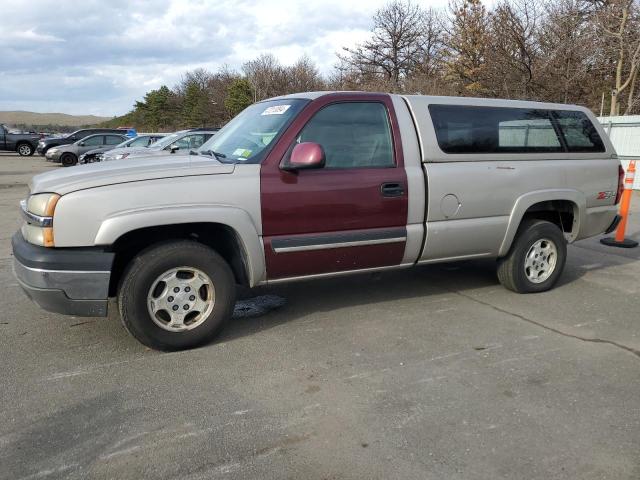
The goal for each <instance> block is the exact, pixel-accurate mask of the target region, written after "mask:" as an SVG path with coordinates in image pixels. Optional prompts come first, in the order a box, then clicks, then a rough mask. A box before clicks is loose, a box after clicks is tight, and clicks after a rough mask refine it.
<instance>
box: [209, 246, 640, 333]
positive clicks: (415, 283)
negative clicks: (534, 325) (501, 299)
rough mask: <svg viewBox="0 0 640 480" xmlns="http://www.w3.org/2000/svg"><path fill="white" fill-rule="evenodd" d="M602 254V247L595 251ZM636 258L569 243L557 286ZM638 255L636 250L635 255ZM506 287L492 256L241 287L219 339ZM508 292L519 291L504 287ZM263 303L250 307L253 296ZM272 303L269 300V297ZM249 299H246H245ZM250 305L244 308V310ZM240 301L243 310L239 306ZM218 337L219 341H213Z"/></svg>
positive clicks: (633, 260)
mask: <svg viewBox="0 0 640 480" xmlns="http://www.w3.org/2000/svg"><path fill="white" fill-rule="evenodd" d="M595 253H596V255H598V252H595ZM637 255H638V258H637V259H636V258H631V257H618V256H616V257H615V258H612V257H611V256H608V255H599V257H598V258H599V260H598V262H595V263H594V262H591V261H587V260H588V259H586V258H584V257H583V255H581V252H580V251H579V250H578V249H575V250H573V249H571V250H570V252H569V257H568V261H567V265H566V267H565V270H564V272H563V274H562V276H561V277H560V279H559V281H558V283H557V284H556V287H555V288H562V287H563V286H564V285H569V284H571V283H573V282H575V281H576V280H578V279H579V278H581V277H582V276H584V275H585V274H587V273H588V272H590V271H594V270H598V269H603V268H607V267H615V266H616V265H620V264H626V263H631V262H636V261H638V259H640V249H638V252H637ZM634 257H635V255H634ZM487 288H489V289H490V290H491V291H493V290H494V289H502V288H503V287H502V286H501V285H500V283H499V282H498V279H497V276H496V263H495V261H494V260H474V261H464V262H456V263H442V264H433V265H425V266H417V267H414V268H407V269H401V270H396V271H388V272H383V273H375V274H371V273H369V274H354V275H350V276H345V277H337V278H332V279H323V280H309V281H302V282H296V283H291V284H282V285H278V286H273V287H260V288H255V289H253V290H249V291H243V292H241V295H240V300H239V303H238V305H237V307H236V315H234V318H233V320H232V321H231V322H229V324H228V325H227V326H226V328H225V329H224V331H223V332H222V333H221V334H220V336H219V337H218V339H217V340H216V341H217V342H224V341H230V340H233V339H235V338H239V337H243V336H246V335H253V334H256V333H258V332H260V331H262V330H267V329H270V328H273V327H275V326H278V325H281V324H284V323H287V322H291V321H295V320H296V319H299V318H301V317H304V316H307V315H309V314H312V313H318V312H332V311H339V310H341V309H344V308H350V307H354V306H364V305H368V306H370V308H371V310H372V311H375V308H376V304H380V303H385V302H390V301H396V300H403V299H415V298H428V297H430V296H437V295H446V294H452V295H456V293H457V292H464V291H471V290H475V291H477V292H479V293H480V295H481V294H482V290H483V289H487ZM505 294H506V295H515V296H517V295H519V294H517V293H514V292H509V291H507V290H505ZM256 298H257V299H259V300H258V301H259V302H262V303H263V304H262V305H261V306H260V308H258V309H256V311H254V312H252V311H251V310H252V308H251V302H252V300H253V299H256ZM270 301H272V302H273V303H274V304H273V305H272V306H271V308H270V305H269V302H270ZM243 302H246V303H243ZM243 306H246V312H245V313H246V314H243V313H242V310H243ZM238 307H240V314H238V313H239V309H238ZM214 343H215V342H214Z"/></svg>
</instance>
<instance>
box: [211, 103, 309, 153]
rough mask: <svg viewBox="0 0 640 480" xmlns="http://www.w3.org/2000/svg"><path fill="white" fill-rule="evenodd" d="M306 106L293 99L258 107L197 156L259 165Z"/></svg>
mask: <svg viewBox="0 0 640 480" xmlns="http://www.w3.org/2000/svg"><path fill="white" fill-rule="evenodd" d="M307 103H308V100H303V99H292V98H287V99H282V100H269V101H266V102H260V103H255V104H253V105H251V106H249V107H247V108H246V109H244V110H243V111H242V112H241V113H240V114H238V115H237V116H236V117H235V118H234V119H233V120H231V121H230V122H229V123H227V124H226V125H225V126H224V127H222V129H220V131H219V132H218V133H216V134H215V135H214V136H213V137H211V138H210V139H209V141H207V142H206V143H204V144H203V145H202V146H201V147H200V148H199V149H198V153H199V154H201V155H209V156H211V157H214V158H216V159H218V160H219V161H220V162H223V163H260V162H261V161H262V159H263V157H264V155H265V154H266V152H267V147H269V145H271V144H272V142H273V140H274V139H275V138H276V137H277V136H278V135H280V134H281V133H282V132H283V131H284V130H285V129H286V127H287V126H288V125H289V123H290V122H291V120H293V119H294V118H295V116H296V115H297V114H298V113H299V112H300V110H302V108H303V107H304V106H305V105H306V104H307Z"/></svg>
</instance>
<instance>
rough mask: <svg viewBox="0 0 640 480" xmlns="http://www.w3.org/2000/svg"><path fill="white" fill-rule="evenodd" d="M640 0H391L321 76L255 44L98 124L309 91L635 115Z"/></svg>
mask: <svg viewBox="0 0 640 480" xmlns="http://www.w3.org/2000/svg"><path fill="white" fill-rule="evenodd" d="M639 3H640V0H546V1H540V0H499V1H498V2H497V3H496V4H495V5H494V6H493V7H492V8H490V9H489V8H487V7H486V6H485V5H483V4H482V2H481V0H451V2H450V4H449V6H448V7H447V8H445V9H434V8H423V7H421V6H418V5H416V4H414V3H412V2H411V1H410V0H392V1H391V2H390V3H388V4H386V5H385V6H383V7H382V8H381V9H379V10H378V11H377V12H376V13H375V15H374V16H373V18H372V28H371V35H370V37H369V39H368V40H367V41H365V42H363V43H361V44H358V45H354V46H345V47H344V48H343V49H342V51H341V52H339V53H337V60H336V65H335V67H334V69H333V71H332V72H330V73H329V74H327V75H321V74H320V72H319V70H318V68H317V66H316V65H315V64H314V63H313V61H312V60H311V59H310V58H309V57H306V56H304V57H302V58H300V59H299V60H298V61H296V62H295V63H294V64H293V65H282V64H281V63H280V62H279V61H278V59H277V58H276V57H274V56H273V55H271V54H263V55H260V56H259V57H257V58H256V59H254V60H251V61H249V62H246V63H245V64H244V65H242V68H241V70H240V71H235V70H232V69H230V68H229V67H223V68H220V69H219V70H218V71H216V72H210V71H207V70H204V69H197V70H194V71H190V72H187V73H186V74H185V75H184V76H183V78H182V80H181V81H180V82H179V83H178V84H177V85H176V86H175V87H174V88H172V89H170V88H168V87H167V86H162V87H160V88H159V89H157V90H152V91H150V92H148V93H147V94H146V95H145V97H144V99H142V100H141V101H138V102H136V104H135V106H134V108H133V110H132V111H131V112H129V113H128V114H126V115H124V116H122V117H116V118H114V119H112V120H110V121H109V122H107V123H106V124H107V125H109V126H120V125H127V126H129V125H131V126H135V127H137V128H138V129H142V130H146V131H167V130H175V129H178V128H186V127H201V126H211V127H216V126H220V125H222V124H224V123H225V122H227V121H228V120H229V119H230V118H232V117H233V116H234V115H236V114H237V113H238V112H240V111H242V109H244V108H245V107H246V106H248V105H250V104H251V103H253V102H256V101H259V100H262V99H265V98H269V97H273V96H277V95H283V94H287V93H294V92H300V91H311V90H365V91H383V92H397V93H411V94H413V93H419V94H425V95H458V96H476V97H497V98H512V99H527V100H539V101H549V102H560V103H576V104H581V105H585V106H587V107H589V108H591V109H592V110H593V111H594V112H596V113H598V114H599V113H600V112H603V113H604V114H605V115H607V114H608V115H627V114H633V113H640V93H639V91H638V90H639V86H638V85H637V81H638V72H639V70H640V28H639V27H640V9H639V6H640V5H639Z"/></svg>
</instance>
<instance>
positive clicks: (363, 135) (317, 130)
mask: <svg viewBox="0 0 640 480" xmlns="http://www.w3.org/2000/svg"><path fill="white" fill-rule="evenodd" d="M296 142H297V143H303V142H315V143H318V144H320V145H321V146H322V148H323V149H324V152H325V156H326V163H325V168H381V167H393V166H394V165H395V161H394V157H393V141H392V139H391V125H390V123H389V116H388V114H387V109H386V107H385V106H384V105H383V104H382V103H376V102H345V103H336V104H333V105H329V106H327V107H325V108H323V109H322V110H320V111H319V112H318V113H316V114H315V115H314V116H313V118H312V119H311V120H309V122H308V123H307V124H306V125H305V127H304V129H303V130H302V132H300V135H299V136H298V138H297V139H296Z"/></svg>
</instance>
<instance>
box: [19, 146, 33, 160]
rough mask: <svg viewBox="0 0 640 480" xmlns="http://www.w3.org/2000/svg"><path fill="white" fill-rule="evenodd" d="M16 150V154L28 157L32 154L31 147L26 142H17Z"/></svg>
mask: <svg viewBox="0 0 640 480" xmlns="http://www.w3.org/2000/svg"><path fill="white" fill-rule="evenodd" d="M17 151H18V155H20V156H21V157H29V156H31V155H33V147H32V146H31V145H30V144H28V143H19V144H18V148H17Z"/></svg>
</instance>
